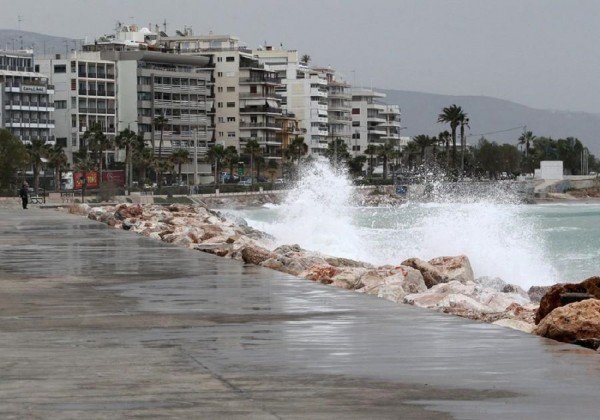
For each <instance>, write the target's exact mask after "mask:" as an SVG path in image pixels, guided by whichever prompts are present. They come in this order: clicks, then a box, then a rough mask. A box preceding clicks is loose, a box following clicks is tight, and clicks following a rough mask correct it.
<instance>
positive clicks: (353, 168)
mask: <svg viewBox="0 0 600 420" xmlns="http://www.w3.org/2000/svg"><path fill="white" fill-rule="evenodd" d="M366 161H367V157H366V156H365V155H356V156H355V157H353V158H351V159H350V160H349V161H348V171H349V172H350V174H351V175H352V176H354V177H357V176H360V175H362V173H363V167H364V166H365V162H366Z"/></svg>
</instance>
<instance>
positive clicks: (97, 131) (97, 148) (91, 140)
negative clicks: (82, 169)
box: [83, 123, 113, 183]
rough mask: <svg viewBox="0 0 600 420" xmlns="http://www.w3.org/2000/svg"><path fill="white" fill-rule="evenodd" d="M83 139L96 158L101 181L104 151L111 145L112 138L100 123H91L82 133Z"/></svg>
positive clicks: (100, 180)
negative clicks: (106, 133) (105, 132)
mask: <svg viewBox="0 0 600 420" xmlns="http://www.w3.org/2000/svg"><path fill="white" fill-rule="evenodd" d="M83 138H84V141H85V143H86V145H87V147H88V148H89V150H90V151H91V152H93V153H94V155H95V156H96V157H97V159H98V168H99V171H100V178H99V182H100V183H101V182H102V161H103V160H104V151H106V150H108V149H109V148H111V147H112V143H113V142H112V140H111V139H110V138H109V137H107V136H106V135H105V134H104V132H103V131H102V126H101V125H100V123H93V124H92V126H91V127H90V128H89V129H88V130H87V131H86V132H85V133H83Z"/></svg>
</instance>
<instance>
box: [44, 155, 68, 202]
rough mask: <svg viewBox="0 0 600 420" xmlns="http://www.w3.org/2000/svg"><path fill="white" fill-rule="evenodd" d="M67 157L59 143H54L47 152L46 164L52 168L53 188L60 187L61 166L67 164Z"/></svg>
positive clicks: (57, 188)
mask: <svg viewBox="0 0 600 420" xmlns="http://www.w3.org/2000/svg"><path fill="white" fill-rule="evenodd" d="M68 162H69V159H68V158H67V155H66V154H65V151H64V150H63V148H62V147H61V146H60V145H59V144H55V145H54V146H53V147H52V148H51V149H49V153H48V166H50V167H51V168H54V190H55V191H58V190H59V189H60V179H61V174H62V170H63V168H65V167H66V166H67V164H68Z"/></svg>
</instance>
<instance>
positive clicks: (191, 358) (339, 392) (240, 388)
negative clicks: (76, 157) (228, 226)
mask: <svg viewBox="0 0 600 420" xmlns="http://www.w3.org/2000/svg"><path fill="white" fill-rule="evenodd" d="M0 235H1V236H0V237H1V238H2V239H1V241H0V417H2V418H73V419H81V418H123V417H128V418H130V417H131V418H257V419H262V418H265V419H268V418H284V419H288V418H292V419H293V418H323V419H329V418H334V417H337V418H390V419H391V418H465V419H473V418H485V419H505V418H519V419H522V418H532V419H534V418H545V419H554V418H556V419H564V418H597V415H598V411H599V409H600V402H598V392H599V391H600V355H599V354H598V353H595V352H592V351H590V350H586V349H582V348H579V347H575V346H570V345H564V344H560V343H556V342H553V341H550V340H546V339H542V338H539V337H536V336H532V335H528V334H525V333H521V332H517V331H513V330H510V329H505V328H501V327H497V326H493V325H487V324H481V323H477V322H473V321H469V320H465V319H461V318H457V317H453V316H449V315H444V314H438V313H435V312H431V311H427V310H422V309H419V308H414V307H411V306H408V305H398V304H394V303H392V302H388V301H385V300H381V299H377V298H375V297H372V296H365V295H361V294H357V293H353V292H349V291H344V290H339V289H335V288H332V287H328V286H323V285H319V284H315V283H313V282H310V281H307V280H301V279H297V278H295V277H292V276H289V275H286V274H282V273H279V272H276V271H271V270H267V269H263V268H260V267H255V266H250V265H244V264H242V263H239V262H237V261H232V260H227V259H223V258H219V257H216V256H213V255H209V254H205V253H200V252H197V251H192V250H187V249H181V248H177V247H174V246H171V245H167V244H163V243H159V242H156V241H153V240H150V239H147V238H144V237H140V236H138V235H136V234H134V233H131V232H125V231H116V230H114V229H109V228H108V227H106V226H105V225H103V224H100V223H97V222H92V221H89V220H87V219H85V218H82V217H81V216H73V215H68V214H66V213H62V212H57V211H55V210H41V209H36V208H32V209H28V210H20V209H16V208H14V209H10V208H1V209H0Z"/></svg>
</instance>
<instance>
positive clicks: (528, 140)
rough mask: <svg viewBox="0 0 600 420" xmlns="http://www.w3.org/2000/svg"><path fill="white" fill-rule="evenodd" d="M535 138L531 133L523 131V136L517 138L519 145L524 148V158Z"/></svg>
mask: <svg viewBox="0 0 600 420" xmlns="http://www.w3.org/2000/svg"><path fill="white" fill-rule="evenodd" d="M535 139H536V137H535V136H534V135H533V132H531V131H523V134H521V136H520V137H519V144H520V145H523V146H524V149H525V157H527V156H528V155H529V145H530V144H532V143H533V141H534V140H535Z"/></svg>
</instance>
